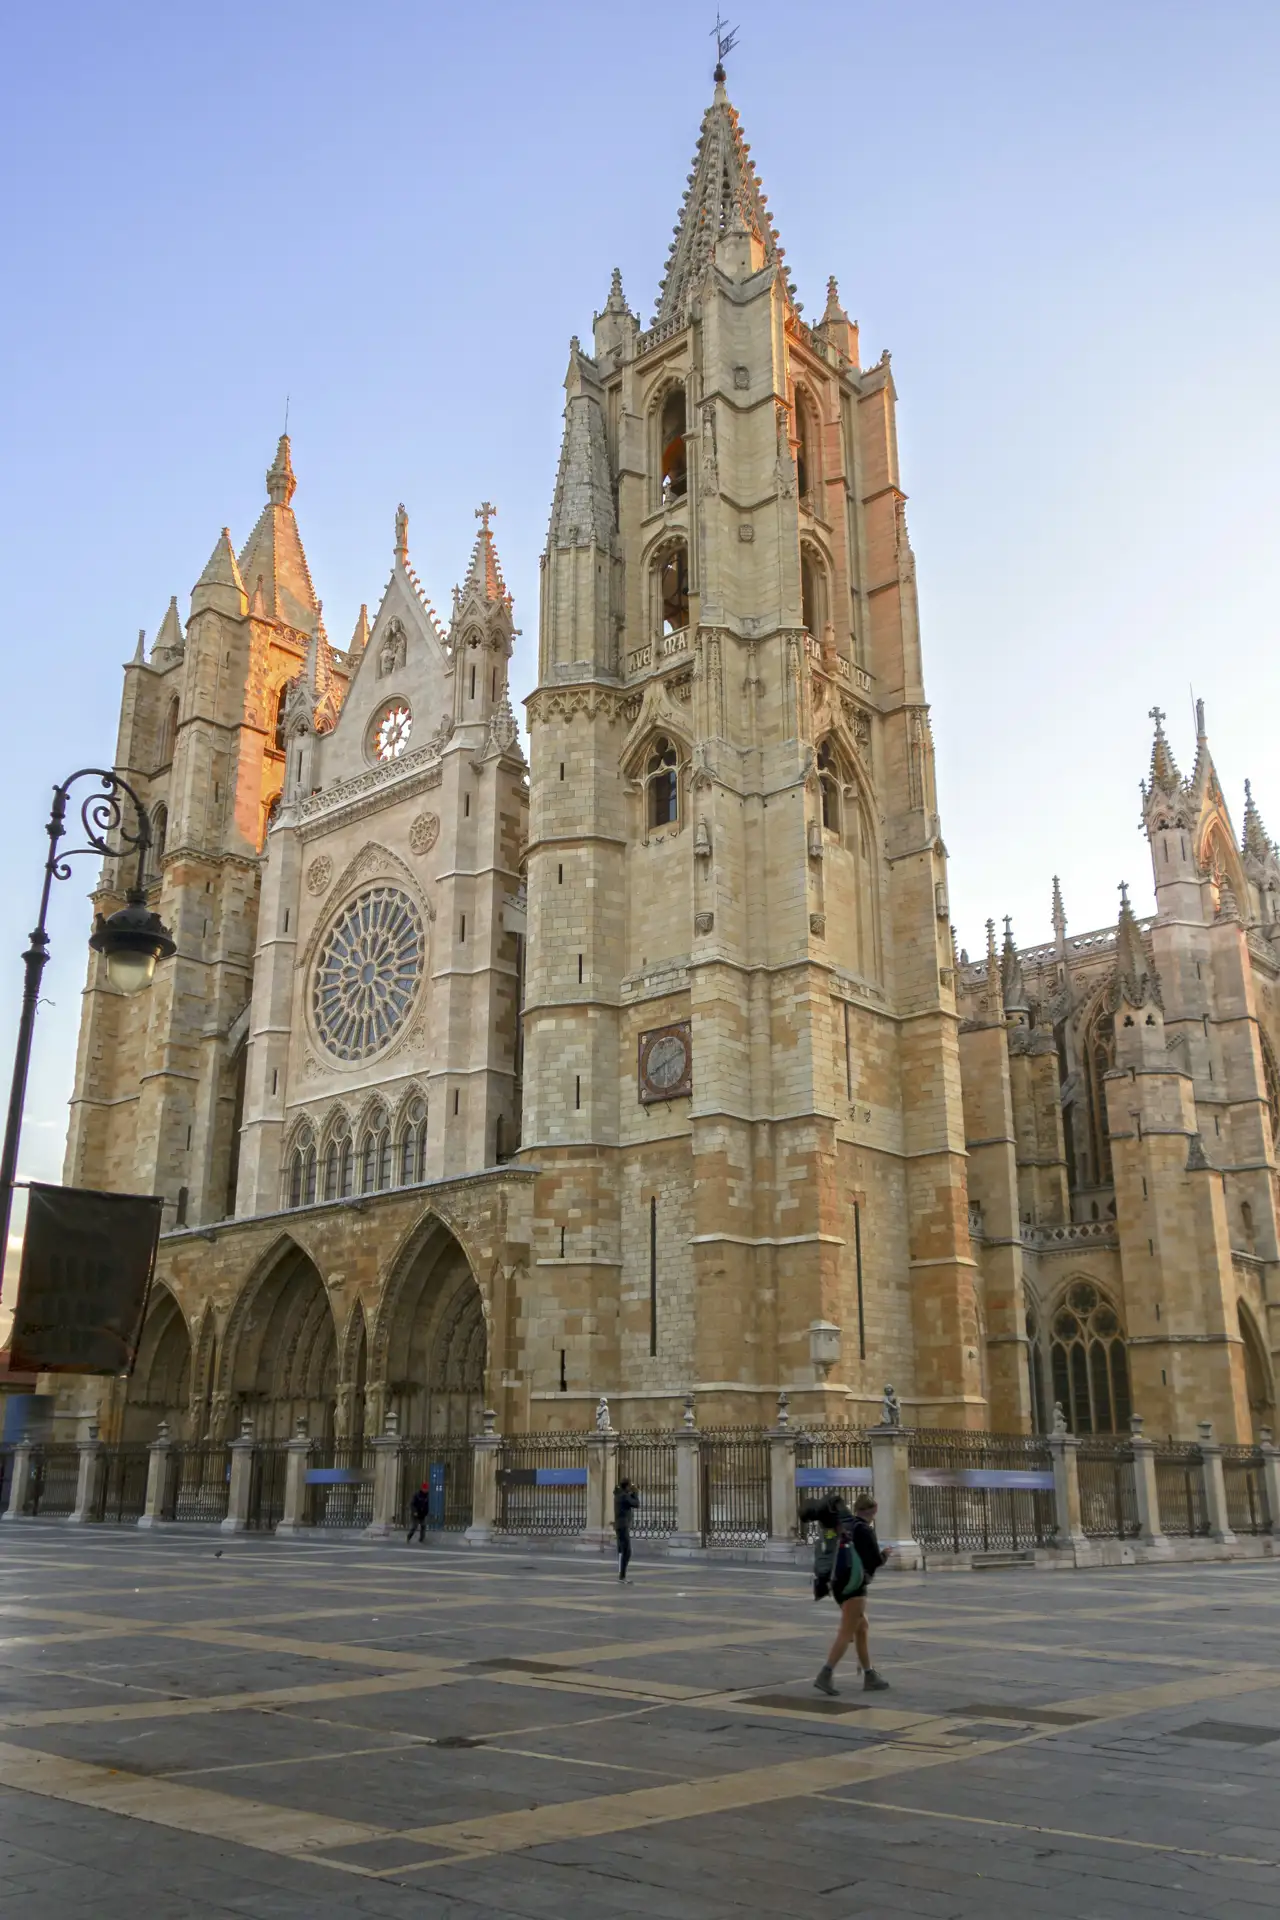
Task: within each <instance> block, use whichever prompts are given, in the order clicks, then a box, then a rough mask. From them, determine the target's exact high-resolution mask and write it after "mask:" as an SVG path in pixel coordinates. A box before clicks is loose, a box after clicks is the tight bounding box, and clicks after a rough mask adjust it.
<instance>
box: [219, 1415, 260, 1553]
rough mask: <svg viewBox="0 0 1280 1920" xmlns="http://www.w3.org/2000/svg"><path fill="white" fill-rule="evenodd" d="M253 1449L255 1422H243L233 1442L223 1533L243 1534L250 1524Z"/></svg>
mask: <svg viewBox="0 0 1280 1920" xmlns="http://www.w3.org/2000/svg"><path fill="white" fill-rule="evenodd" d="M253 1447H254V1440H253V1422H252V1420H242V1421H241V1422H240V1432H239V1434H238V1435H237V1437H236V1438H235V1439H234V1440H233V1441H232V1442H231V1477H230V1480H229V1482H228V1485H227V1517H226V1519H225V1520H224V1521H223V1522H222V1531H223V1533H243V1532H244V1530H245V1528H246V1527H247V1526H248V1524H249V1501H250V1497H251V1495H252V1492H253Z"/></svg>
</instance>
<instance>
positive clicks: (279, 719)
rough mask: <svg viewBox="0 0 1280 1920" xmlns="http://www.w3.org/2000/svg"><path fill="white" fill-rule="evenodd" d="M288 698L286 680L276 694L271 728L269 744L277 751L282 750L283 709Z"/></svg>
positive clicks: (280, 751)
mask: <svg viewBox="0 0 1280 1920" xmlns="http://www.w3.org/2000/svg"><path fill="white" fill-rule="evenodd" d="M288 698H289V682H288V681H287V680H286V681H285V683H284V685H283V686H282V687H281V688H280V689H279V691H278V692H277V694H276V713H275V720H274V723H273V725H272V729H271V745H272V747H273V748H274V750H275V751H276V752H277V753H283V752H284V709H285V702H286V701H287V700H288Z"/></svg>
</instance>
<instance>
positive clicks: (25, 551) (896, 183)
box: [0, 0, 1280, 1177]
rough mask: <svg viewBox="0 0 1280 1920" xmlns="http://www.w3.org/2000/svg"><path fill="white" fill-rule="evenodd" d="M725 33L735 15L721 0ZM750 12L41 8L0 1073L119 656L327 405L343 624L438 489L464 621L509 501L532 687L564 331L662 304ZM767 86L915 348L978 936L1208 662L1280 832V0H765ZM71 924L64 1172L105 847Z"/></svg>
mask: <svg viewBox="0 0 1280 1920" xmlns="http://www.w3.org/2000/svg"><path fill="white" fill-rule="evenodd" d="M704 16H705V17H704ZM712 18H713V10H712V8H711V7H710V6H708V7H705V8H702V9H700V10H691V9H690V8H689V7H688V6H687V5H677V4H674V3H673V0H648V4H646V5H645V6H644V7H642V8H635V7H599V6H597V7H586V6H574V5H569V4H564V3H563V0H539V4H536V5H534V4H528V5H515V4H504V3H503V0H494V3H493V4H489V5H486V6H479V5H477V6H472V7H458V6H440V5H438V4H435V0H416V4H410V3H409V0H365V3H364V4H362V5H360V6H354V7H353V6H351V5H349V4H343V5H338V4H336V3H335V0H307V4H305V5H303V4H299V3H298V0H274V3H273V4H272V5H271V6H265V5H262V4H256V5H252V4H247V3H246V0H221V4H219V3H218V0H206V4H203V5H200V6H196V5H192V4H180V5H178V6H174V5H173V4H171V3H170V4H168V5H163V6H162V5H159V4H155V5H149V4H122V3H121V0H115V3H114V4H113V0H75V3H68V0H43V4H41V5H40V6H27V7H21V8H18V7H13V8H10V9H9V10H8V13H7V16H6V23H5V28H4V41H3V50H2V51H3V57H2V58H0V68H2V69H3V77H2V78H0V89H2V94H3V97H2V98H0V154H2V164H3V169H4V174H3V187H4V192H3V197H2V202H0V204H2V205H3V233H4V247H3V256H2V261H3V278H4V285H5V294H4V298H3V301H2V302H0V354H2V356H3V365H4V368H5V377H4V380H3V386H2V388H0V409H2V411H0V443H2V446H3V470H2V472H0V529H2V530H3V538H4V555H3V565H2V567H0V605H2V607H3V629H2V630H3V636H4V639H3V644H4V657H5V671H6V694H7V697H6V701H5V707H4V713H5V721H6V724H5V728H4V738H5V746H6V751H5V759H4V770H5V801H6V817H5V825H4V831H3V834H2V835H0V861H2V863H3V864H2V868H0V874H2V878H3V884H2V885H0V1074H2V1075H3V1077H4V1080H5V1082H6V1084H7V1075H8V1049H9V1046H10V1044H11V1035H12V1031H13V1022H14V1017H15V1014H16V1003H17V997H18V992H19V990H20V983H21V967H20V962H19V958H18V956H19V954H20V951H21V949H22V946H23V945H24V937H23V936H24V935H25V932H26V930H27V929H28V928H29V926H30V925H31V923H32V918H33V915H34V910H35V905H36V896H37V893H38V886H39V879H40V865H41V860H42V858H43V847H44V843H43V836H42V831H41V829H42V823H43V820H44V817H45V814H46V810H47V801H48V794H49V790H50V788H51V787H52V786H53V784H54V783H55V781H57V780H58V779H60V778H62V777H63V776H65V775H66V774H67V773H68V772H70V771H71V770H72V769H74V768H75V767H77V766H80V765H84V764H94V763H97V764H101V763H103V762H109V761H110V759H111V756H112V752H113V748H114V743H115V728H116V717H117V709H118V702H119V694H120V684H121V681H120V665H121V663H122V662H123V661H124V660H126V659H127V658H128V657H129V656H130V654H131V653H132V651H133V647H134V643H135V640H136V637H137V631H138V628H139V627H140V626H142V627H145V628H146V629H147V632H148V635H149V636H150V635H153V634H154V632H155V629H156V627H157V626H158V624H159V621H160V618H161V616H162V614H163V611H164V608H165V606H166V604H167V602H168V598H169V595H170V594H171V593H177V594H178V595H179V604H180V606H181V607H182V608H183V610H184V612H185V608H186V602H187V596H188V595H189V592H190V589H191V586H192V583H193V582H194V580H195V579H196V577H197V575H198V574H199V572H200V570H201V568H202V567H203V565H204V562H205V560H206V559H207V557H208V554H209V551H210V549H211V547H212V546H213V543H214V539H215V537H216V535H217V533H218V529H219V528H220V527H221V526H222V525H223V524H224V523H227V524H229V525H230V527H231V530H232V534H233V536H234V538H235V540H236V542H237V545H239V544H240V543H241V542H242V541H243V540H244V538H245V536H246V534H247V533H248V531H249V528H250V526H251V525H252V523H253V519H254V517H255V516H256V514H257V512H258V510H259V507H260V505H261V503H262V501H263V499H264V497H265V496H264V488H263V479H262V476H263V473H264V471H265V468H266V466H267V464H268V462H269V460H270V458H271V455H272V452H273V450H274V447H275V442H276V437H277V435H278V433H279V431H280V428H281V425H282V423H283V416H284V409H285V397H286V395H288V396H290V401H289V404H290V427H291V432H292V435H293V453H294V464H295V467H296V470H297V473H298V481H299V484H298V492H297V497H296V499H295V502H294V505H295V507H296V510H297V513H298V518H299V523H300V526H301V529H302V534H303V539H304V541H305V543H306V548H307V553H308V556H309V558H310V561H311V567H312V572H313V575H314V577H315V581H316V586H317V591H318V592H319V593H320V595H321V596H322V598H323V600H324V603H325V619H326V624H327V626H328V629H329V632H330V634H331V635H332V636H333V638H334V639H335V641H337V642H338V643H339V644H345V642H346V639H347V636H348V635H349V633H350V631H351V628H352V626H353V624H354V621H355V618H356V614H357V611H358V609H359V605H360V602H361V601H362V600H363V601H368V602H369V603H370V608H371V611H372V608H373V605H374V604H375V603H376V601H377V599H378V596H379V593H380V591H381V587H382V584H383V582H384V581H385V578H386V575H387V572H388V568H389V564H390V557H391V547H392V539H393V515H394V511H395V506H396V503H397V501H399V500H401V499H403V500H404V501H405V502H406V504H407V506H408V508H409V512H410V543H411V548H412V553H413V558H414V563H415V565H416V567H417V570H418V571H419V573H420V574H421V576H422V578H423V581H424V583H425V584H426V586H427V589H428V591H429V593H430V595H431V597H432V599H433V600H434V601H435V602H436V604H437V605H438V606H441V607H447V602H448V597H449V592H450V588H451V587H452V584H453V582H454V581H455V580H456V579H457V578H459V576H460V575H461V573H462V570H463V568H464V566H465V563H466V558H467V554H468V552H469V549H470V544H471V541H472V538H473V536H474V530H475V523H474V520H473V517H472V514H473V508H474V506H475V505H476V503H477V502H479V501H480V500H481V499H482V498H485V497H488V498H489V499H492V500H494V501H496V502H497V505H498V509H499V512H498V519H497V524H496V531H497V538H498V545H499V551H500V553H501V556H502V560H503V565H504V568H505V572H506V576H507V580H508V583H509V585H510V586H511V587H512V589H513V591H514V593H515V596H516V608H517V619H518V620H521V621H522V622H523V625H524V629H525V637H524V639H523V641H522V642H520V643H518V645H519V648H520V651H519V655H518V660H517V671H516V676H515V678H516V690H517V692H518V693H520V694H523V693H525V692H526V691H527V690H528V687H529V685H530V682H531V673H532V662H533V659H534V654H535V632H534V628H535V623H536V606H537V599H536V591H537V559H538V553H539V549H540V547H541V543H542V540H543V536H544V533H545V529H546V524H547V514H548V510H549V506H550V499H551V489H552V483H553V479H554V471H555V459H556V453H557V448H558V442H559V431H560V410H561V405H562V394H561V381H562V378H563V374H564V368H565V361H566V348H567V343H568V339H569V336H570V334H572V333H574V332H577V333H580V334H581V335H583V337H584V338H586V337H588V336H589V333H590V327H591V319H592V314H593V312H594V311H595V310H596V309H597V308H598V307H600V306H602V305H603V302H604V299H605V296H606V293H607V291H608V285H609V273H610V269H611V268H612V267H613V266H614V265H618V266H620V267H621V269H622V272H623V276H624V281H625V285H626V289H627V292H628V294H629V296H630V298H631V301H632V304H633V305H634V306H636V307H637V308H638V309H639V311H640V313H641V314H642V316H643V317H644V318H645V319H648V318H649V317H651V315H652V311H653V303H654V298H655V294H656V291H657V286H658V281H659V277H660V274H661V270H662V264H663V260H664V258H665V254H666V248H667V244H668V241H669V238H670V233H671V227H672V223H673V221H674V219H675V217H676V213H677V210H678V207H679V202H680V197H681V194H682V192H683V189H684V181H685V175H686V173H687V171H688V167H689V161H690V157H691V155H692V152H693V148H694V143H695V140H696V136H697V131H698V123H699V119H700V116H701V114H702V111H703V109H704V108H705V106H706V104H707V102H708V100H709V98H710V94H711V77H710V69H711V66H712V64H713V54H712V49H711V42H710V40H709V38H708V34H707V29H708V28H709V27H710V25H711V21H712ZM730 18H731V19H732V20H733V21H734V22H736V23H737V24H738V25H739V26H740V28H741V42H740V50H739V51H738V52H737V53H735V54H734V55H733V56H732V57H731V60H730V63H729V64H730V74H729V91H730V95H731V97H732V98H733V100H734V102H735V104H736V105H737V107H738V109H739V111H740V113H741V115H742V119H743V124H744V127H745V130H746V135H747V138H748V139H749V140H750V141H751V143H752V148H753V154H754V158H755V159H756V161H757V163H758V165H759V168H760V170H761V174H762V176H763V181H764V186H765V190H766V191H767V193H768V195H769V201H770V207H771V209H772V211H773V213H774V214H775V216H776V219H777V223H778V228H779V231H780V234H781V237H782V240H783V243H784V245H785V246H786V249H787V258H788V264H789V266H790V267H791V268H792V269H793V271H794V274H795V278H796V280H797V283H798V286H799V289H800V294H801V297H802V299H803V300H804V301H805V303H806V305H807V309H808V311H809V313H810V315H811V316H812V315H816V314H817V313H818V312H819V311H820V310H821V306H822V303H823V296H824V292H825V284H826V276H827V275H828V274H829V273H835V274H837V275H838V277H839V280H840V287H841V293H842V296H843V298H844V301H845V304H846V306H847V307H848V309H849V311H850V312H851V313H852V314H853V315H855V316H856V317H857V318H858V319H859V320H860V322H861V325H862V344H863V352H864V358H865V359H866V360H868V361H873V360H875V359H876V358H877V357H878V355H879V353H880V349H881V348H882V347H883V346H889V347H891V348H892V350H893V365H894V374H895V378H896V382H897V385H898V390H899V396H900V411H899V425H900V444H901V454H902V471H903V484H904V486H905V487H906V489H907V492H908V494H909V496H910V504H909V507H908V514H909V518H910V524H911V530H912V537H913V541H914V544H915V549H916V554H917V560H918V571H919V583H920V597H921V615H922V625H923V636H924V646H925V673H926V685H927V688H928V691H929V694H930V698H931V700H932V702H933V715H934V732H935V738H936V741H937V746H938V762H939V787H940V798H941V806H942V817H943V828H944V832H945V836H946V841H947V846H948V849H949V851H950V855H951V885H952V903H953V911H954V915H955V918H956V921H957V924H958V927H959V932H960V939H961V941H962V943H963V944H965V945H967V946H968V947H970V948H971V949H973V950H978V949H980V948H981V946H982V941H983V934H982V923H983V921H984V919H985V918H986V916H987V915H988V914H993V915H997V916H998V915H1001V914H1004V913H1011V914H1012V915H1013V919H1014V927H1015V931H1016V933H1017V934H1018V936H1019V937H1020V938H1021V939H1023V940H1024V941H1026V942H1031V941H1033V940H1037V939H1043V938H1045V937H1046V936H1047V934H1048V931H1049V927H1048V919H1049V894H1050V876H1051V875H1052V874H1053V873H1054V872H1058V873H1060V874H1061V876H1062V881H1063V891H1064V894H1065V897H1066V905H1067V913H1068V918H1069V921H1070V923H1071V925H1072V926H1073V927H1074V928H1075V929H1076V930H1077V931H1083V930H1085V929H1086V928H1090V927H1096V926H1099V925H1101V924H1103V923H1104V922H1107V921H1109V920H1110V919H1112V918H1113V917H1114V914H1115V909H1116V901H1117V895H1116V884H1117V882H1118V881H1119V880H1121V879H1125V878H1127V879H1128V880H1129V881H1130V882H1131V883H1132V885H1133V889H1134V897H1135V903H1136V904H1137V906H1138V907H1139V909H1140V910H1143V911H1146V910H1149V907H1150V900H1151V887H1150V868H1149V864H1148V859H1147V854H1146V848H1145V843H1144V842H1143V840H1142V838H1141V836H1140V834H1139V833H1138V831H1137V820H1138V808H1137V799H1138V796H1137V782H1138V779H1139V777H1140V776H1141V774H1142V773H1143V771H1144V769H1145V766H1146V762H1147V756H1148V750H1149V739H1150V722H1149V721H1148V719H1147V710H1148V709H1149V708H1150V707H1151V705H1152V704H1153V702H1157V701H1158V702H1159V703H1160V704H1161V705H1162V706H1163V707H1165V708H1167V709H1168V711H1169V713H1170V716H1171V717H1170V723H1169V724H1170V732H1171V736H1172V739H1173V743H1174V747H1175V751H1176V752H1177V754H1178V755H1179V757H1180V759H1181V761H1182V763H1183V765H1184V768H1185V767H1186V766H1187V765H1188V763H1189V761H1190V757H1191V719H1190V697H1191V688H1192V687H1193V686H1194V689H1195V691H1196V693H1198V694H1200V695H1202V696H1203V697H1204V699H1205V700H1206V702H1207V706H1208V715H1209V733H1210V740H1211V744H1212V747H1213V751H1214V754H1215V758H1216V761H1217V765H1218V769H1219V772H1220V775H1221V777H1222V780H1223V783H1224V786H1225V789H1226V792H1227V794H1228V797H1229V800H1230V803H1231V806H1232V808H1233V811H1234V813H1235V817H1236V821H1237V826H1238V824H1239V812H1240V805H1241V790H1242V782H1243V780H1244V777H1245V775H1246V774H1248V775H1251V776H1252V779H1253V782H1254V791H1255V794H1256V796H1257V798H1258V801H1259V804H1260V805H1261V808H1262V811H1263V816H1264V818H1265V819H1266V821H1267V823H1268V826H1269V828H1270V829H1271V831H1272V832H1273V833H1280V766H1278V764H1277V756H1276V753H1275V745H1274V742H1275V726H1276V714H1277V709H1278V705H1280V702H1278V699H1277V696H1278V695H1280V666H1278V665H1277V649H1276V640H1275V626H1276V612H1275V609H1276V604H1277V601H1278V600H1280V559H1278V557H1277V552H1278V549H1277V540H1276V522H1277V509H1278V506H1280V431H1278V429H1280V382H1278V381H1277V377H1276V337H1277V325H1276V315H1277V311H1280V244H1278V240H1280V236H1278V234H1277V198H1278V191H1280V190H1278V186H1277V182H1278V181H1280V165H1278V161H1280V152H1278V148H1280V135H1278V133H1277V126H1278V121H1277V114H1276V104H1275V103H1276V98H1277V91H1278V84H1280V74H1278V71H1277V68H1278V66H1280V7H1277V5H1276V4H1275V0H1256V3H1253V0H1216V3H1215V4H1213V5H1208V4H1205V5H1200V4H1191V0H1160V3H1158V4H1144V3H1143V0H1077V4H1075V5H1073V6H1050V5H1048V4H1045V0H967V4H960V0H897V4H894V5H882V6H878V7H870V6H867V5H863V4H854V5H851V6H846V7H844V8H823V7H817V6H812V5H798V4H795V0H791V4H786V5H766V4H763V0H740V3H739V4H737V5H736V6H735V7H733V8H732V9H731V10H730ZM80 865H81V872H80V874H78V875H77V877H76V878H75V879H74V880H73V881H72V882H71V883H70V884H68V885H66V886H63V887H61V888H60V889H59V890H58V891H59V895H60V897H59V898H58V899H57V901H56V903H55V907H54V913H53V947H54V956H55V957H54V961H53V964H52V965H51V967H50V969H49V972H48V975H47V998H48V1001H49V1003H50V1004H48V1005H46V1006H45V1007H44V1008H43V1009H42V1011H41V1019H40V1036H39V1046H38V1050H37V1056H36V1063H35V1069H34V1072H33V1079H32V1087H31V1094H30V1099H29V1105H28V1122H27V1133H26V1136H25V1142H24V1154H23V1170H24V1171H25V1172H26V1173H29V1174H32V1175H36V1176H43V1177H49V1176H51V1175H52V1176H53V1177H57V1174H58V1170H59V1168H60V1165H61V1149H62V1139H63V1135H64V1131H65V1121H66V1099H67V1095H68V1092H69V1090H70V1084H71V1078H72V1070H73V1063H74V1052H75V1035H76V1024H77V1018H78V1002H79V993H80V989H81V986H82V983H83V975H84V959H85V949H84V940H85V936H86V934H87V931H88V928H87V916H86V907H85V900H84V894H85V891H86V890H87V886H88V884H89V882H90V879H91V870H90V863H88V862H82V863H80Z"/></svg>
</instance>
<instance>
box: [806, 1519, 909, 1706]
mask: <svg viewBox="0 0 1280 1920" xmlns="http://www.w3.org/2000/svg"><path fill="white" fill-rule="evenodd" d="M875 1516H876V1502H875V1498H874V1496H873V1495H871V1494H869V1493H860V1494H859V1495H858V1497H857V1499H856V1500H855V1501H854V1503H853V1511H852V1513H851V1512H850V1511H849V1508H848V1507H847V1506H846V1505H845V1502H844V1500H843V1499H842V1498H841V1497H840V1495H839V1494H838V1493H836V1494H830V1495H828V1497H827V1498H826V1499H825V1500H821V1501H817V1502H814V1503H812V1504H810V1505H809V1506H807V1507H805V1508H804V1509H803V1511H802V1512H801V1515H800V1517H801V1519H802V1520H814V1521H816V1522H817V1524H818V1528H819V1532H818V1538H817V1540H816V1541H815V1543H814V1550H813V1597H814V1599H815V1600H822V1599H824V1598H825V1597H826V1595H827V1594H828V1593H829V1594H830V1595H831V1597H832V1599H833V1600H834V1601H835V1603H836V1605H837V1606H838V1607H839V1609H840V1626H839V1629H838V1631H837V1633H836V1637H835V1639H834V1640H833V1641H832V1643H831V1651H830V1652H829V1653H828V1655H827V1659H826V1664H825V1666H823V1667H822V1668H821V1670H820V1672H819V1674H818V1677H817V1679H816V1680H815V1681H814V1683H813V1684H814V1686H815V1687H816V1688H817V1689H818V1692H819V1693H826V1694H831V1695H835V1694H836V1693H838V1691H839V1689H838V1688H837V1686H836V1684H835V1681H834V1679H833V1678H832V1675H833V1674H834V1672H835V1669H836V1668H837V1667H838V1666H839V1664H840V1662H841V1661H842V1660H843V1659H844V1656H845V1654H846V1653H847V1651H848V1649H849V1643H850V1641H852V1642H853V1643H854V1645H855V1646H856V1648H857V1652H858V1665H859V1667H860V1668H861V1669H862V1687H863V1691H864V1692H865V1693H884V1692H886V1691H887V1690H888V1686H889V1682H888V1681H887V1680H882V1679H881V1677H880V1675H879V1674H878V1673H877V1672H876V1670H875V1668H874V1667H873V1666H872V1664H871V1648H870V1641H869V1635H868V1630H867V1588H868V1586H869V1585H870V1584H871V1581H872V1580H873V1579H874V1578H875V1575H876V1574H877V1573H878V1572H879V1570H880V1568H881V1567H882V1566H883V1565H884V1564H885V1562H886V1560H887V1559H888V1558H889V1554H888V1551H887V1549H885V1548H883V1547H882V1546H881V1545H880V1542H879V1541H878V1540H877V1539H876V1530H875V1526H874V1524H873V1522H874V1520H875Z"/></svg>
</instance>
